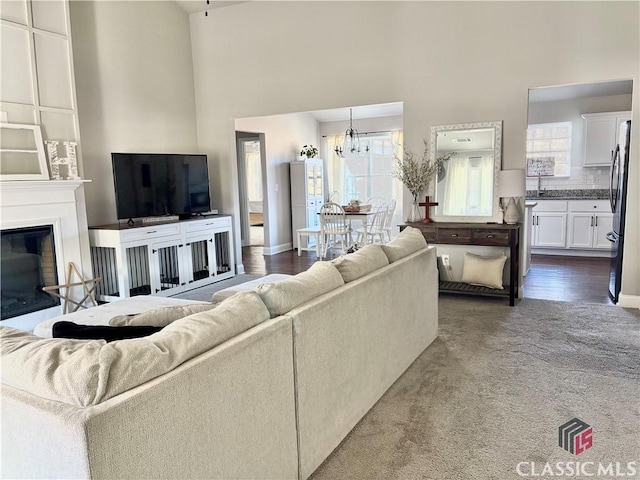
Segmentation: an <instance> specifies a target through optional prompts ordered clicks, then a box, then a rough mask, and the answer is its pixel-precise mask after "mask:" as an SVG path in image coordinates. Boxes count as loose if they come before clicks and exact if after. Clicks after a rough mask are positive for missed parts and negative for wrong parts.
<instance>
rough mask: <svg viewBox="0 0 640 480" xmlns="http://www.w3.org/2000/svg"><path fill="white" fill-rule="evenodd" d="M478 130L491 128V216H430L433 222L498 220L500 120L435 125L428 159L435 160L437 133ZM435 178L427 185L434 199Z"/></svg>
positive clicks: (500, 160) (485, 221) (500, 166)
mask: <svg viewBox="0 0 640 480" xmlns="http://www.w3.org/2000/svg"><path fill="white" fill-rule="evenodd" d="M479 128H493V159H494V162H493V170H494V172H493V215H490V216H480V215H476V216H463V215H438V214H437V213H433V214H431V218H432V219H433V221H434V222H454V223H497V222H498V221H499V220H500V218H499V215H500V214H499V207H500V196H499V194H498V172H500V170H501V169H502V120H498V121H495V122H478V123H458V124H455V125H436V126H433V127H431V142H430V149H429V158H430V160H431V162H434V161H435V159H436V146H437V145H436V140H437V138H438V133H439V132H452V131H458V130H473V129H479ZM436 182H437V177H436V178H435V179H434V181H432V182H431V184H430V185H429V194H430V195H432V198H434V199H435V198H436V197H435V189H436Z"/></svg>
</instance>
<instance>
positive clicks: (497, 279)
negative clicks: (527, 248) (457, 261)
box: [462, 252, 507, 289]
mask: <svg viewBox="0 0 640 480" xmlns="http://www.w3.org/2000/svg"><path fill="white" fill-rule="evenodd" d="M506 261H507V257H506V256H505V255H502V256H500V257H483V256H481V255H475V254H473V253H469V252H466V253H465V254H464V266H463V267H462V281H463V282H464V283H469V284H471V285H480V286H483V287H489V288H499V289H501V288H503V287H502V273H503V271H504V264H505V262H506Z"/></svg>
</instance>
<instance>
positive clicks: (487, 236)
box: [400, 222, 520, 306]
mask: <svg viewBox="0 0 640 480" xmlns="http://www.w3.org/2000/svg"><path fill="white" fill-rule="evenodd" d="M407 226H411V227H414V228H417V229H419V230H420V231H421V232H422V235H423V236H424V238H425V239H426V240H427V242H428V243H430V244H441V245H482V246H491V247H507V248H509V263H508V264H507V265H508V266H509V285H508V286H507V288H502V289H495V288H488V287H482V286H478V285H469V284H468V283H462V282H448V281H440V291H441V292H453V293H461V294H466V295H482V296H498V297H508V298H509V305H511V306H514V305H515V303H516V298H517V297H518V284H519V278H520V277H519V272H520V260H519V259H520V225H519V224H516V225H503V224H486V223H449V222H437V223H436V222H433V223H422V222H415V223H410V222H407V223H406V224H404V225H400V230H403V229H404V228H405V227H407Z"/></svg>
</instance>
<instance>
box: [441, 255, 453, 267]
mask: <svg viewBox="0 0 640 480" xmlns="http://www.w3.org/2000/svg"><path fill="white" fill-rule="evenodd" d="M442 265H444V266H445V267H447V268H449V267H450V266H451V263H449V255H442Z"/></svg>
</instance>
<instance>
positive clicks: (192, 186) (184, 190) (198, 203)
mask: <svg viewBox="0 0 640 480" xmlns="http://www.w3.org/2000/svg"><path fill="white" fill-rule="evenodd" d="M111 160H112V162H113V181H114V183H115V190H116V210H117V214H118V219H129V218H140V217H159V216H163V215H183V216H184V215H189V214H192V213H198V212H208V211H209V210H211V208H210V205H209V203H210V199H209V170H208V168H207V156H206V155H198V154H187V155H180V154H162V153H112V154H111Z"/></svg>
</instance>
